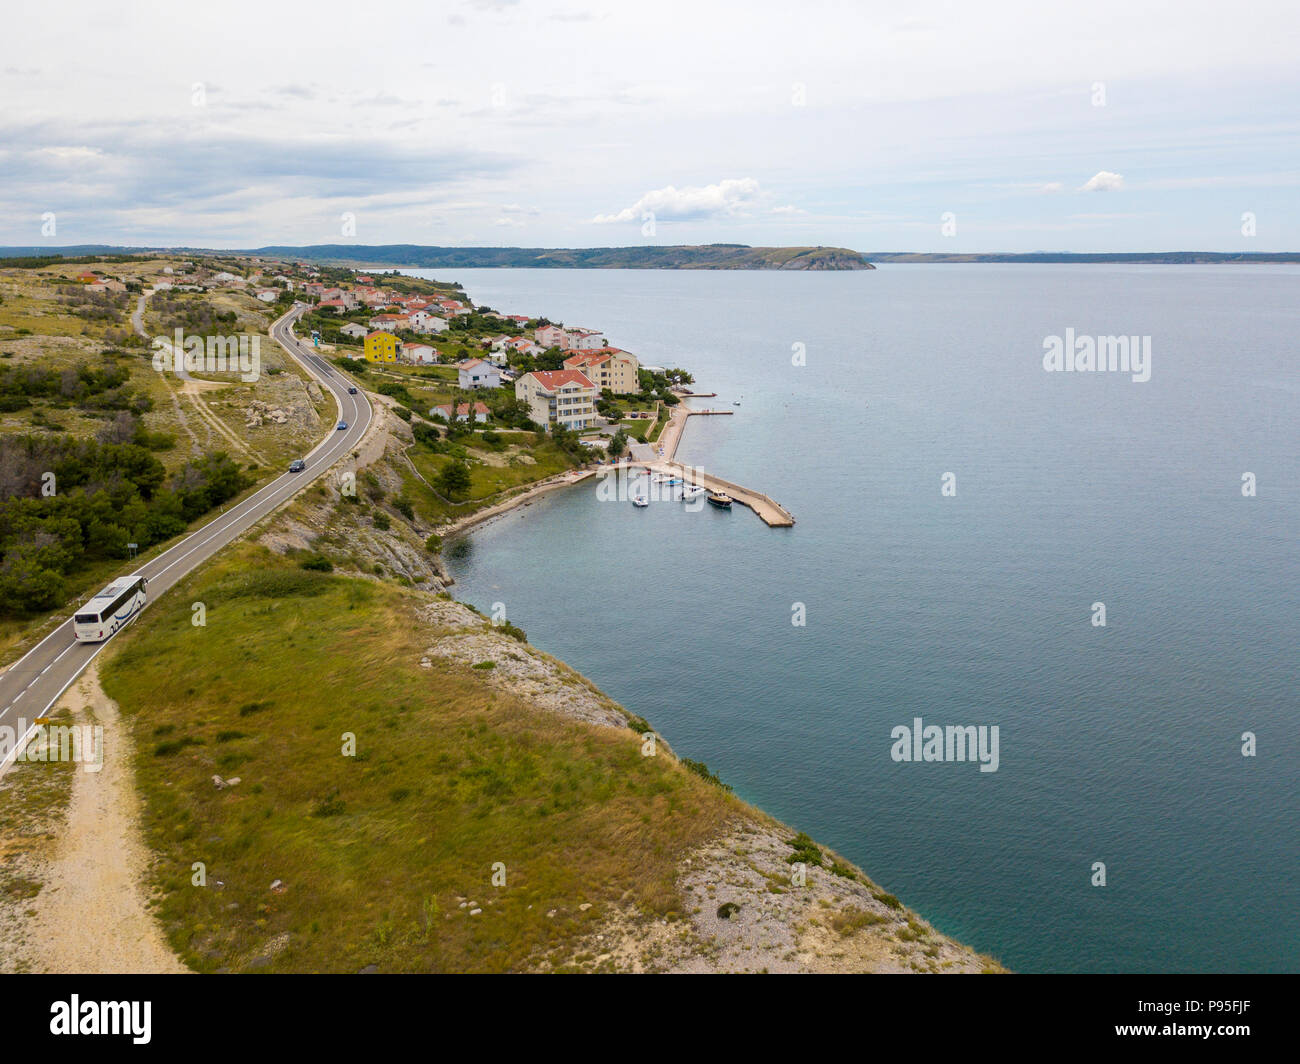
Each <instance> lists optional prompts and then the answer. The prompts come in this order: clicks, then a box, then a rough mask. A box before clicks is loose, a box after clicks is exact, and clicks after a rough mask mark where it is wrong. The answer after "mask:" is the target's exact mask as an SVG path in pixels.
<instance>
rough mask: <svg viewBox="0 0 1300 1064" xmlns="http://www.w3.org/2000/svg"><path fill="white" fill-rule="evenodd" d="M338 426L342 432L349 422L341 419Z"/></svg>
mask: <svg viewBox="0 0 1300 1064" xmlns="http://www.w3.org/2000/svg"><path fill="white" fill-rule="evenodd" d="M338 427H339V432H342V431H343V430H344V429H345V428H347V427H348V423H347V422H346V421H340V422H339V426H338Z"/></svg>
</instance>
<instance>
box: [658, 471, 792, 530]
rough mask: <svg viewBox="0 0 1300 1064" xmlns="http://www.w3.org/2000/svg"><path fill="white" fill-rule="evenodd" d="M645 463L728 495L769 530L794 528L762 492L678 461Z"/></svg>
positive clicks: (784, 511)
mask: <svg viewBox="0 0 1300 1064" xmlns="http://www.w3.org/2000/svg"><path fill="white" fill-rule="evenodd" d="M644 464H645V468H646V469H648V470H650V471H651V472H654V473H666V474H668V475H669V476H676V477H681V478H682V479H683V480H685V481H686V482H687V483H689V484H698V485H699V486H700V487H702V488H706V489H707V490H709V491H713V492H721V493H723V494H725V495H729V496H731V498H732V500H733V501H734V502H738V503H740V505H741V506H748V507H749V508H750V509H751V510H753V511H754V513H756V514H758V516H759V517H760V518H761V519H762V521H763V523H764V524H765V525H767V526H768V527H769V528H792V527H793V526H794V514H792V513H791V512H790V511H789V510H787V509H786V508H785V507H784V506H782V505H781V504H780V503H779V502H777V501H776V500H775V499H773V498H772V497H771V496H770V495H764V494H763V493H762V492H761V491H754V490H753V489H752V488H746V487H743V486H742V485H740V484H737V483H735V482H734V481H730V480H723V479H722V477H715V476H714V475H713V474H712V473H705V472H704V471H702V470H699V469H696V468H695V467H694V466H688V465H683V464H682V463H681V462H664V461H660V462H646V463H644Z"/></svg>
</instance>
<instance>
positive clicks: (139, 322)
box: [131, 289, 202, 454]
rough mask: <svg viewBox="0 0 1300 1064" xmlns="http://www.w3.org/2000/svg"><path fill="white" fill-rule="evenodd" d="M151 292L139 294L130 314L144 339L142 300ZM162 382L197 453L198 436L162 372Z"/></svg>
mask: <svg viewBox="0 0 1300 1064" xmlns="http://www.w3.org/2000/svg"><path fill="white" fill-rule="evenodd" d="M152 293H153V289H150V290H149V291H148V292H145V293H144V294H143V295H141V296H140V299H139V301H138V302H137V303H136V305H135V313H134V314H132V315H131V324H132V325H133V326H134V327H135V331H136V332H137V333H139V334H140V335H141V336H143V337H144V338H145V339H146V340H148V339H149V334H148V333H147V332H145V329H144V302H145V300H146V299H148V298H149V296H150V295H151V294H152ZM162 382H163V387H164V388H166V389H167V395H168V396H169V397H170V399H171V401H172V407H173V409H174V410H175V411H176V421H177V423H178V424H179V425H180V427H181V428H183V429H184V430H185V435H187V436H188V437H189V438H190V453H191V454H198V453H199V452H200V451H201V450H202V448H201V447H200V446H199V438H198V437H197V436H195V435H194V430H193V429H192V428H190V423H189V420H188V419H187V418H186V417H185V411H184V410H183V409H181V401H180V399H179V398H177V395H176V389H175V388H173V387H172V386H171V385H170V384H169V383H168V382H167V374H165V373H164V374H162Z"/></svg>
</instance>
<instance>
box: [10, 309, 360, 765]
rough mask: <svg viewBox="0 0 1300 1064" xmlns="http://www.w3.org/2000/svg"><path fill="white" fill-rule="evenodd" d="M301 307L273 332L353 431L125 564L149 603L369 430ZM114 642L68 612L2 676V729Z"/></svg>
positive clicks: (34, 710) (46, 705)
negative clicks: (80, 629)
mask: <svg viewBox="0 0 1300 1064" xmlns="http://www.w3.org/2000/svg"><path fill="white" fill-rule="evenodd" d="M301 313H302V310H301V309H298V308H295V309H294V310H291V311H290V312H289V313H288V314H286V315H285V316H284V317H282V318H280V319H279V320H278V321H277V322H275V324H274V325H272V326H271V335H272V337H273V338H274V339H275V340H276V341H277V342H278V343H279V344H280V346H281V347H283V348H284V349H285V350H286V351H288V352H289V353H290V354H291V355H292V356H293V357H294V358H296V359H297V360H298V362H299V363H301V365H302V366H303V367H304V368H305V369H306V370H307V372H308V373H310V374H311V375H312V376H313V377H315V378H316V379H317V380H318V381H320V383H321V384H322V385H324V386H325V387H327V388H328V389H329V390H330V391H331V392H333V393H334V398H335V400H336V402H337V403H338V408H339V410H340V411H342V419H343V420H344V421H346V422H347V423H348V428H347V430H346V431H339V430H338V429H336V428H335V421H336V420H337V419H331V422H330V434H329V435H328V436H326V437H325V439H323V440H322V441H321V442H320V443H319V444H318V445H317V446H316V448H315V449H314V450H313V451H312V452H311V453H310V454H306V455H303V459H304V461H305V462H306V463H307V468H306V469H304V470H303V471H302V472H301V473H289V472H285V473H283V474H281V475H280V476H279V477H277V478H276V479H275V480H273V481H271V482H270V483H269V484H267V485H265V486H264V487H262V488H260V489H258V491H257V492H256V493H254V494H253V495H250V496H249V497H248V498H246V499H244V500H243V501H242V502H241V503H239V504H238V505H237V506H234V507H232V508H230V509H228V510H227V511H226V512H225V513H222V514H219V515H218V516H217V517H215V518H213V519H212V520H211V521H209V522H208V523H207V524H206V525H204V526H203V527H202V528H200V529H198V530H197V531H195V532H191V533H190V534H189V535H188V536H186V538H185V539H183V540H181V541H180V542H179V543H177V544H176V545H175V546H172V547H169V548H168V549H167V550H166V551H164V552H163V553H162V554H160V555H158V557H156V558H153V559H151V560H150V561H148V562H145V563H144V564H143V565H141V566H140V568H139V569H138V570H133V569H130V568H123V570H122V574H121V575H126V574H127V573H131V572H141V573H143V574H144V575H145V576H146V577H148V579H149V590H148V594H149V601H150V602H153V601H154V600H155V599H156V598H157V597H158V596H159V595H161V594H163V593H164V592H165V591H166V590H167V589H168V588H170V587H171V586H172V585H173V584H175V583H176V582H177V581H178V580H180V579H181V578H182V577H183V576H185V575H186V574H188V573H190V572H192V571H193V570H194V569H195V568H197V567H198V566H199V565H201V564H202V563H203V562H205V561H207V559H208V558H211V557H212V556H213V555H214V554H216V553H217V551H219V550H221V548H222V547H224V546H225V545H226V544H227V543H229V542H230V541H231V540H233V539H235V538H236V537H238V536H239V535H241V534H242V533H243V532H245V531H246V530H247V529H249V528H250V527H251V526H252V525H254V524H256V523H257V522H258V521H260V520H261V519H262V518H263V517H265V516H266V515H267V514H269V513H270V512H271V511H272V510H274V509H276V507H278V506H280V505H282V504H283V503H285V502H286V501H288V500H289V499H290V498H292V497H293V496H294V495H295V494H297V493H298V492H299V491H301V490H302V489H303V488H305V487H306V486H307V485H308V484H310V483H311V482H312V481H313V480H315V479H316V478H317V477H319V476H321V475H322V474H323V473H324V472H325V471H326V470H327V469H329V467H330V466H332V465H333V464H334V463H335V462H336V461H338V460H339V459H340V458H341V457H343V456H344V455H346V454H348V453H349V452H351V451H353V450H355V449H356V448H357V445H358V444H359V443H360V442H361V438H362V437H363V436H364V435H365V433H366V429H367V428H368V427H369V425H370V417H371V413H370V404H369V402H367V401H366V397H365V395H364V394H362V393H361V392H358V393H357V394H356V395H349V394H348V381H347V379H346V378H345V377H343V376H341V375H340V374H339V373H338V372H337V371H336V370H335V369H334V367H333V366H331V365H330V364H329V363H328V362H327V361H326V360H325V359H323V358H321V357H320V356H319V355H317V354H315V353H313V351H312V349H311V347H310V346H309V345H307V344H303V343H300V342H299V341H298V340H297V339H296V338H295V337H294V335H293V332H292V329H291V325H292V323H293V322H294V321H296V320H297V318H298V317H299V315H301ZM98 590H99V589H98V588H95V591H98ZM145 608H146V609H148V607H147V606H146V607H145ZM128 627H129V625H128ZM109 642H111V639H110V640H106V641H105V642H103V643H78V642H77V641H76V640H75V639H74V638H73V635H72V614H71V612H69V615H68V618H67V619H66V620H65V621H64V622H63V623H62V624H60V625H59V627H58V628H56V629H55V630H54V631H52V632H51V633H50V634H49V635H47V636H46V637H45V638H44V639H42V640H41V641H40V642H39V643H38V644H37V645H36V646H34V647H33V648H32V649H31V650H29V651H28V652H27V653H26V654H25V655H23V657H21V658H20V659H19V660H18V661H16V662H14V663H13V664H12V665H10V666H9V668H8V669H7V670H5V672H4V673H3V674H0V727H8V728H12V729H14V730H15V733H20V734H24V735H25V734H26V733H27V732H29V731H30V730H31V729H32V727H33V726H34V725H33V723H32V722H33V721H34V720H35V718H37V717H43V716H44V715H45V714H46V713H47V712H48V711H49V710H50V708H51V707H52V706H53V705H54V703H55V702H57V701H58V700H59V698H60V696H61V695H62V694H63V692H64V691H65V690H67V688H68V686H69V685H70V684H71V683H72V681H73V680H75V679H76V678H77V677H78V676H79V675H80V674H81V671H82V670H83V669H84V668H85V667H86V666H87V665H89V664H90V662H91V661H92V660H93V659H94V657H95V656H96V655H97V654H98V653H99V652H100V651H101V650H102V649H103V648H104V647H105V646H107V645H108V643H109ZM20 721H21V723H20ZM20 729H21V732H20ZM20 745H21V744H20ZM6 753H7V755H8V756H7V757H6V758H5V759H4V760H3V761H0V770H3V768H4V765H5V762H7V761H8V760H10V759H11V758H12V756H13V751H12V750H10V751H6Z"/></svg>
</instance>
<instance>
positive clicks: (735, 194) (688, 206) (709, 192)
mask: <svg viewBox="0 0 1300 1064" xmlns="http://www.w3.org/2000/svg"><path fill="white" fill-rule="evenodd" d="M762 197H763V193H762V192H761V191H760V189H759V185H758V182H757V181H756V180H754V178H752V177H739V178H727V179H726V180H725V181H719V182H718V183H717V184H716V185H704V186H702V187H699V188H693V187H688V188H676V187H674V186H673V185H669V186H668V187H667V188H657V189H655V190H654V191H653V192H647V193H646V194H645V195H644V196H642V197H641V198H640V199H639V200H637V201H636V202H635V203H634V204H632V206H630V207H624V208H623V209H622V210H621V211H619V212H618V213H617V214H598V215H596V217H595V218H593V219H592V221H593V222H595V223H596V224H597V225H607V224H609V223H611V222H639V221H641V216H642V215H643V214H647V213H649V214H653V215H654V216H655V217H656V218H659V219H674V218H675V219H678V220H685V219H691V218H725V217H735V216H738V215H743V214H745V213H746V212H747V211H749V210H751V209H753V208H755V207H757V206H758V205H759V202H760V201H761V199H762Z"/></svg>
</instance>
